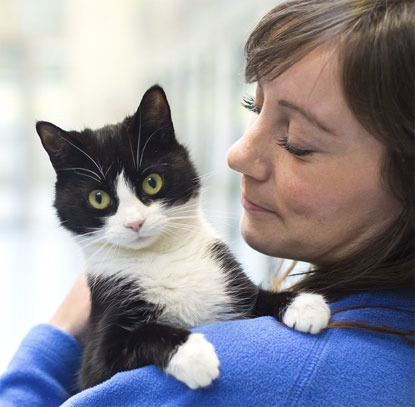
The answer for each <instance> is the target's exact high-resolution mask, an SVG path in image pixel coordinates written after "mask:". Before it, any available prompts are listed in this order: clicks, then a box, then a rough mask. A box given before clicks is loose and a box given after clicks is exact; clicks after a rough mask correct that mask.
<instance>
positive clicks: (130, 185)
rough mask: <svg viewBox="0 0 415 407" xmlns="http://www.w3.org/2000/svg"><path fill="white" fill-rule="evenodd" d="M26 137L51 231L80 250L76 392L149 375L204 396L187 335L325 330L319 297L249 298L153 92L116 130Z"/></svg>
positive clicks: (205, 372)
mask: <svg viewBox="0 0 415 407" xmlns="http://www.w3.org/2000/svg"><path fill="white" fill-rule="evenodd" d="M36 129H37V132H38V134H39V135H40V138H41V141H42V144H43V146H44V148H45V149H46V151H47V152H48V154H49V157H50V160H51V162H52V164H53V167H54V168H55V171H56V174H57V181H56V197H55V207H56V209H57V213H58V216H59V219H60V222H61V224H62V225H63V226H64V227H65V228H66V229H68V230H69V231H71V232H72V233H73V234H74V235H75V236H76V239H77V240H78V242H79V244H80V245H81V247H82V249H83V252H84V255H85V262H86V270H87V276H88V282H89V285H90V288H91V294H92V310H91V316H90V326H89V332H88V337H87V341H86V344H85V351H84V357H83V363H82V368H81V372H80V387H81V389H84V388H87V387H90V386H93V385H95V384H97V383H100V382H102V381H104V380H106V379H108V378H110V377H111V376H112V375H114V374H115V373H117V372H119V371H122V370H129V369H134V368H138V367H140V366H144V365H148V364H155V365H156V366H158V367H159V368H160V369H161V370H162V371H164V372H166V373H168V374H171V375H172V376H174V377H175V378H177V379H178V380H180V381H182V382H184V383H185V384H186V385H187V386H189V387H190V388H192V389H195V388H198V387H203V386H207V385H209V384H210V383H211V382H212V380H214V379H216V378H217V377H218V376H219V360H218V358H217V356H216V353H215V350H214V347H213V346H212V345H211V344H210V343H209V342H208V341H207V340H206V339H205V338H204V336H203V335H201V334H198V333H192V332H191V331H189V328H190V327H193V326H196V325H201V324H207V323H211V322H215V321H223V320H229V319H235V318H248V317H255V316H263V315H272V316H275V317H276V318H277V319H278V320H279V321H282V322H284V323H285V324H286V325H288V326H290V327H293V328H295V329H297V330H299V331H303V332H311V333H317V332H319V331H320V330H321V329H323V328H325V327H327V324H328V321H329V318H330V311H329V308H328V306H327V304H326V303H325V301H324V299H323V298H322V297H321V296H320V295H316V294H306V293H302V294H299V293H293V292H280V293H271V292H267V291H263V290H260V289H259V288H257V287H256V286H255V285H253V283H252V282H251V281H250V280H249V279H248V278H247V277H246V275H245V274H244V272H243V270H242V269H241V266H240V265H239V263H238V262H237V261H236V260H235V258H234V257H233V256H232V254H231V253H230V251H229V250H228V248H227V246H226V245H225V244H224V243H223V242H222V241H221V240H220V239H219V238H218V237H217V235H216V233H215V232H214V230H212V228H211V227H210V226H209V225H208V224H207V223H206V221H205V220H204V217H203V215H202V213H201V210H200V207H199V190H200V180H199V177H198V175H197V173H196V170H195V167H194V165H193V164H192V162H191V160H190V158H189V155H188V152H187V151H186V149H185V148H184V147H183V146H182V145H181V144H179V143H178V142H177V140H176V138H175V133H174V129H173V124H172V121H171V115H170V108H169V105H168V102H167V99H166V96H165V94H164V91H163V90H162V89H161V88H160V87H159V86H153V87H152V88H150V89H149V90H148V91H147V92H146V93H145V95H144V96H143V99H142V101H141V103H140V106H139V108H138V110H137V112H136V113H135V114H134V115H133V116H131V117H127V118H126V119H125V120H124V121H123V122H121V123H119V124H115V125H109V126H105V127H103V128H101V129H98V130H94V131H93V130H89V129H86V130H84V131H82V132H76V131H69V132H67V131H64V130H62V129H60V128H59V127H57V126H55V125H53V124H51V123H48V122H38V123H37V125H36Z"/></svg>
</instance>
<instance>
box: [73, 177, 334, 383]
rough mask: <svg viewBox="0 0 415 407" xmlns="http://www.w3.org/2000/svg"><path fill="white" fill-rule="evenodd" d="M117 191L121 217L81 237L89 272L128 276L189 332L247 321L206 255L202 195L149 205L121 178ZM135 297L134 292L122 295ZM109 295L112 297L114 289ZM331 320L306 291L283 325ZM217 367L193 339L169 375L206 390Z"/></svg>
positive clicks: (210, 238)
mask: <svg viewBox="0 0 415 407" xmlns="http://www.w3.org/2000/svg"><path fill="white" fill-rule="evenodd" d="M116 189H117V196H118V199H119V206H118V210H117V212H116V213H115V214H114V215H112V216H110V217H108V218H107V220H106V223H105V225H104V227H102V228H101V229H100V230H98V231H97V232H96V233H94V234H93V235H92V236H91V235H89V236H85V237H84V238H81V239H82V241H81V246H83V251H84V254H85V260H86V269H87V273H88V275H89V276H90V277H94V276H95V277H98V276H108V277H109V276H114V275H120V276H122V277H125V278H127V279H128V280H129V281H130V282H132V283H133V286H134V285H136V287H137V289H138V288H139V289H140V295H141V296H143V298H144V299H145V300H146V301H148V302H150V303H153V304H159V305H160V306H165V307H163V309H164V310H165V311H163V312H164V313H163V314H162V315H161V316H160V320H159V321H160V322H165V323H168V324H172V325H176V326H180V327H186V328H188V327H193V326H196V325H201V324H206V323H210V322H214V321H218V320H221V319H223V320H228V319H231V318H237V317H240V316H242V315H236V314H233V311H232V309H231V307H230V306H229V304H230V303H231V298H230V296H229V293H227V292H226V284H225V281H224V279H226V278H229V273H225V272H221V270H220V268H219V267H218V264H219V263H218V261H215V260H214V259H212V258H211V256H209V253H208V252H207V248H208V247H209V246H210V244H211V243H214V242H215V241H216V240H217V236H216V234H215V232H214V230H213V229H212V228H211V227H210V226H209V225H208V224H207V223H206V222H205V221H204V218H203V216H202V215H201V213H200V209H199V202H198V198H193V199H191V200H190V201H189V202H187V203H186V204H183V205H176V206H173V207H171V208H166V207H164V206H163V205H162V204H160V203H157V202H155V203H152V204H151V205H149V206H146V205H144V204H143V203H142V202H141V201H140V200H139V199H138V198H137V197H136V196H135V194H134V192H133V191H132V190H131V188H130V187H129V185H128V183H127V182H126V180H125V178H124V175H123V174H120V176H119V177H118V180H117V188H116ZM135 221H141V222H143V225H142V227H141V229H140V230H139V232H135V231H133V230H132V229H131V228H128V227H127V225H128V223H130V222H135ZM172 235H174V238H172ZM134 283H135V284H134ZM134 294H135V292H134V289H133V291H132V292H130V293H128V292H126V293H125V295H126V297H128V296H129V295H134ZM106 295H107V296H108V297H111V292H108V293H106ZM329 316H330V312H329V309H328V307H327V305H326V304H325V302H324V300H323V298H322V297H321V296H318V295H314V294H302V295H300V296H299V297H298V298H297V299H296V300H295V301H294V302H293V304H292V305H291V306H289V307H288V309H287V311H286V313H285V315H284V322H285V323H286V324H287V325H288V326H290V327H295V329H297V330H301V331H304V332H311V333H317V332H319V331H320V330H321V329H322V328H325V327H326V326H327V323H328V318H329ZM218 367H219V361H218V359H217V356H216V353H215V351H214V348H213V346H212V345H211V344H210V343H209V342H207V341H206V339H204V337H203V336H202V335H198V334H192V335H190V337H189V338H188V340H187V341H186V342H185V343H184V344H183V345H181V346H180V347H179V348H178V350H177V352H176V353H175V355H174V356H173V357H172V359H171V361H170V364H169V365H168V367H167V369H166V372H167V373H170V374H172V375H173V376H174V377H176V378H177V379H178V380H181V381H183V382H184V383H186V384H187V385H188V386H189V387H190V388H196V387H200V386H207V385H209V384H210V383H211V381H212V380H213V379H215V378H216V377H217V376H218V375H219V370H218Z"/></svg>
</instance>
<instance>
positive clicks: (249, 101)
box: [242, 96, 261, 114]
mask: <svg viewBox="0 0 415 407" xmlns="http://www.w3.org/2000/svg"><path fill="white" fill-rule="evenodd" d="M242 106H243V107H244V108H245V109H248V110H249V111H251V112H254V113H258V114H259V113H261V108H260V107H257V106H255V99H254V98H253V97H252V96H244V97H243V98H242Z"/></svg>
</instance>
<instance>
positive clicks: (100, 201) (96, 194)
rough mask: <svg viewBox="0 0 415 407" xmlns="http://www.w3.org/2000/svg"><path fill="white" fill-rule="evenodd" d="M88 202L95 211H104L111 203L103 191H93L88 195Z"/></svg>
mask: <svg viewBox="0 0 415 407" xmlns="http://www.w3.org/2000/svg"><path fill="white" fill-rule="evenodd" d="M88 202H89V204H90V205H91V206H92V207H93V208H95V209H106V208H108V206H109V205H110V203H111V197H110V196H109V194H107V193H106V192H105V191H102V190H100V189H94V190H93V191H91V192H90V193H89V196H88Z"/></svg>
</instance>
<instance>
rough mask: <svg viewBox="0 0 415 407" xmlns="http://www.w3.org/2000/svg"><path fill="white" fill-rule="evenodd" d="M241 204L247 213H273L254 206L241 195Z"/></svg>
mask: <svg viewBox="0 0 415 407" xmlns="http://www.w3.org/2000/svg"><path fill="white" fill-rule="evenodd" d="M241 204H242V206H243V208H244V209H245V210H247V211H248V212H262V213H273V214H275V212H273V211H270V210H268V209H265V208H262V207H261V206H258V205H255V204H254V203H253V202H251V201H249V200H248V199H246V198H245V196H244V195H243V194H242V195H241Z"/></svg>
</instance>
